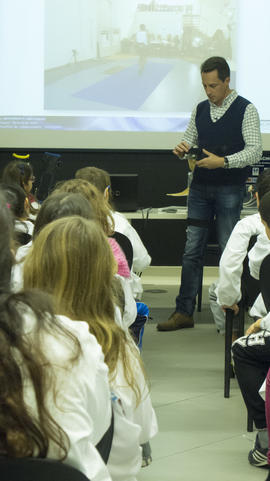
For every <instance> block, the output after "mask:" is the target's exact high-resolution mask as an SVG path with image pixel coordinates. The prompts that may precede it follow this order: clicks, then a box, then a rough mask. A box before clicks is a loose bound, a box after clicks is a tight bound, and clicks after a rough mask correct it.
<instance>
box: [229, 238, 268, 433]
mask: <svg viewBox="0 0 270 481" xmlns="http://www.w3.org/2000/svg"><path fill="white" fill-rule="evenodd" d="M256 240H257V236H252V237H251V238H250V241H249V245H248V250H247V251H249V250H250V249H251V248H252V247H253V246H254V244H255V242H256ZM260 291H261V289H260V283H259V281H258V280H256V279H254V278H253V277H252V276H251V275H250V272H249V267H248V256H246V257H245V259H244V262H243V272H242V277H241V301H240V302H239V305H238V306H239V314H238V316H237V318H236V319H237V322H238V326H237V336H238V337H242V336H243V335H244V332H245V313H246V311H247V310H248V308H249V307H251V306H252V305H253V304H254V302H255V299H256V298H257V297H258V295H259V293H260ZM234 323H235V318H234V312H233V311H232V310H231V309H226V320H225V360H224V397H225V398H229V397H230V379H231V377H233V374H232V367H231V360H232V359H231V347H232V335H233V325H234ZM247 431H248V432H252V431H253V419H252V417H251V416H250V414H249V412H248V419H247Z"/></svg>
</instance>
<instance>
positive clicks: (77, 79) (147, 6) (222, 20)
mask: <svg viewBox="0 0 270 481" xmlns="http://www.w3.org/2000/svg"><path fill="white" fill-rule="evenodd" d="M269 31H270V2H269V0H260V1H259V2H254V0H215V2H213V0H167V1H166V0H160V1H158V0H157V1H154V0H152V1H151V0H0V49H1V54H0V66H1V77H0V87H1V90H0V91H1V102H0V135H1V144H0V147H2V148H9V147H10V148H15V147H17V148H36V147H37V148H53V147H55V148H79V149H80V148H109V149H111V148H117V149H121V148H125V149H126V148H130V149H139V148H146V149H168V148H169V149H170V148H172V147H173V146H174V145H175V143H176V142H178V141H180V139H181V133H182V132H183V131H184V130H185V128H186V125H187V123H188V120H189V117H190V113H191V110H192V108H193V107H194V106H195V105H196V104H197V103H198V101H200V100H203V99H204V98H205V95H204V92H203V88H202V85H201V77H200V64H201V63H202V61H203V60H205V59H206V58H207V57H210V56H212V55H220V56H223V57H225V58H226V59H227V61H228V63H229V65H230V67H231V86H232V87H233V88H236V90H237V91H238V93H239V94H240V95H243V96H244V97H246V98H248V99H249V100H250V101H251V102H253V103H254V104H255V105H256V107H257V109H258V111H259V114H260V118H261V129H262V132H263V146H264V149H265V150H267V149H268V150H269V149H270V100H269V98H268V88H269V86H268V85H269V77H270V58H269V57H270V54H269V48H268V36H269Z"/></svg>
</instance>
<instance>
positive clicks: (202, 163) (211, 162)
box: [196, 149, 224, 169]
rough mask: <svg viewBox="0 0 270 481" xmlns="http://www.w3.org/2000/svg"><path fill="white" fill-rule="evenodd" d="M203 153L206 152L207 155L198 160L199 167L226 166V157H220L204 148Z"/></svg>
mask: <svg viewBox="0 0 270 481" xmlns="http://www.w3.org/2000/svg"><path fill="white" fill-rule="evenodd" d="M203 153H204V154H206V155H207V157H204V158H203V159H202V160H199V161H198V162H196V166H197V167H203V168H204V169H218V168H219V167H224V157H219V156H218V155H215V154H212V153H211V152H208V150H205V149H203Z"/></svg>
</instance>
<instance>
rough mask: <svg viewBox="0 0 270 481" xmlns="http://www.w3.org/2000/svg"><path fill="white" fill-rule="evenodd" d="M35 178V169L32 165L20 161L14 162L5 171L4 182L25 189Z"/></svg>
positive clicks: (3, 174)
mask: <svg viewBox="0 0 270 481" xmlns="http://www.w3.org/2000/svg"><path fill="white" fill-rule="evenodd" d="M31 177H33V169H32V166H31V164H29V163H28V162H23V161H19V160H12V161H11V162H9V163H8V164H7V165H6V167H5V168H4V170H3V173H2V181H3V182H4V183H5V184H19V185H20V186H21V187H22V188H24V186H23V185H24V184H27V183H28V182H29V180H30V179H31Z"/></svg>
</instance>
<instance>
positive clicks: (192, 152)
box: [187, 147, 204, 160]
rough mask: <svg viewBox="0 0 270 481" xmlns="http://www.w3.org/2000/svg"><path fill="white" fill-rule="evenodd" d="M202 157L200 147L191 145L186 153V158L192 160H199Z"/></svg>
mask: <svg viewBox="0 0 270 481" xmlns="http://www.w3.org/2000/svg"><path fill="white" fill-rule="evenodd" d="M203 157H204V154H203V151H202V149H201V148H200V147H191V148H190V149H189V151H188V153H187V158H188V159H192V160H201V159H202V158H203Z"/></svg>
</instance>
